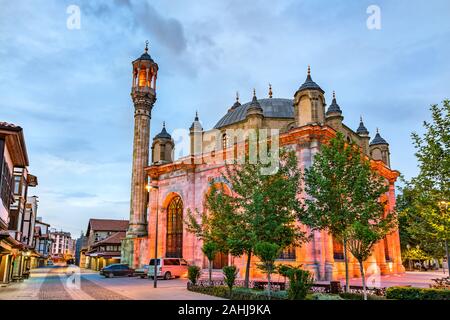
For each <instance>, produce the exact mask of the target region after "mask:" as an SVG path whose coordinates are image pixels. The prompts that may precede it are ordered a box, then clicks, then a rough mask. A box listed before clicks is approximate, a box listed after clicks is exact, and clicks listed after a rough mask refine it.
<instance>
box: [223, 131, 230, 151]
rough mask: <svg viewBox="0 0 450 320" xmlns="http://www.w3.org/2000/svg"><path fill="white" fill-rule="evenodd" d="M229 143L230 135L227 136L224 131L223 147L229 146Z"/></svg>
mask: <svg viewBox="0 0 450 320" xmlns="http://www.w3.org/2000/svg"><path fill="white" fill-rule="evenodd" d="M228 144H229V142H228V136H227V134H226V133H224V134H223V135H222V148H223V149H226V148H228Z"/></svg>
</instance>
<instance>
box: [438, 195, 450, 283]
mask: <svg viewBox="0 0 450 320" xmlns="http://www.w3.org/2000/svg"><path fill="white" fill-rule="evenodd" d="M449 203H450V202H447V201H440V202H439V208H440V209H441V213H442V218H444V214H445V213H446V212H447V210H448V205H449ZM444 223H445V222H444ZM444 230H445V227H444ZM444 243H445V255H446V256H447V271H448V274H449V276H450V256H449V253H448V240H447V237H446V238H445V242H444Z"/></svg>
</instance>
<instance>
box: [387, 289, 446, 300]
mask: <svg viewBox="0 0 450 320" xmlns="http://www.w3.org/2000/svg"><path fill="white" fill-rule="evenodd" d="M386 298H387V299H397V300H450V290H446V289H425V288H413V287H390V288H388V289H387V290H386Z"/></svg>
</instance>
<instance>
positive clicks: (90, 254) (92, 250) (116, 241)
mask: <svg viewBox="0 0 450 320" xmlns="http://www.w3.org/2000/svg"><path fill="white" fill-rule="evenodd" d="M127 229H128V220H112V219H90V220H89V224H88V228H87V231H86V237H87V244H86V247H84V248H82V249H81V250H80V251H81V253H80V266H81V267H85V268H88V269H93V270H100V269H101V268H103V267H105V266H107V265H109V264H112V263H119V262H120V261H121V259H120V252H121V240H122V239H123V238H125V233H126V231H127ZM82 262H84V264H83V263H82Z"/></svg>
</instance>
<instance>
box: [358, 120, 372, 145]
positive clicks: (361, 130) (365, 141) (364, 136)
mask: <svg viewBox="0 0 450 320" xmlns="http://www.w3.org/2000/svg"><path fill="white" fill-rule="evenodd" d="M356 133H357V134H358V135H359V137H360V138H361V141H362V146H363V151H364V153H365V154H369V140H370V137H369V130H367V128H366V127H365V126H364V123H363V119H362V116H361V117H360V118H359V127H358V129H356Z"/></svg>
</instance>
